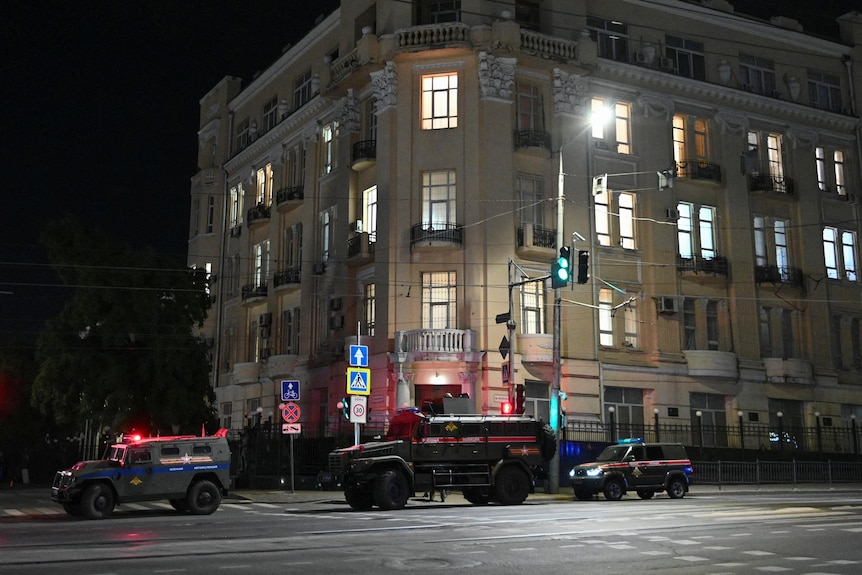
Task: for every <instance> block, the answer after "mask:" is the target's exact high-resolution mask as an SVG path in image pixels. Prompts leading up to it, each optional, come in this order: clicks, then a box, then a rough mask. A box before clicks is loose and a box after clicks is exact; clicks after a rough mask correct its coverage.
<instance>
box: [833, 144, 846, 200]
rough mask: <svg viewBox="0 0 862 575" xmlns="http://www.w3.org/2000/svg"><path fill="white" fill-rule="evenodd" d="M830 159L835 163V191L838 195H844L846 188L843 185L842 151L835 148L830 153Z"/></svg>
mask: <svg viewBox="0 0 862 575" xmlns="http://www.w3.org/2000/svg"><path fill="white" fill-rule="evenodd" d="M832 161H833V163H834V164H835V192H836V193H837V194H838V195H839V196H846V195H847V188H846V187H845V186H844V152H842V151H841V150H835V152H834V153H833V154H832Z"/></svg>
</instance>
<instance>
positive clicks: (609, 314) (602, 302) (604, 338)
mask: <svg viewBox="0 0 862 575" xmlns="http://www.w3.org/2000/svg"><path fill="white" fill-rule="evenodd" d="M613 306H614V298H613V293H612V292H611V290H609V289H601V290H599V344H601V345H603V346H606V347H611V346H613V345H614V315H613Z"/></svg>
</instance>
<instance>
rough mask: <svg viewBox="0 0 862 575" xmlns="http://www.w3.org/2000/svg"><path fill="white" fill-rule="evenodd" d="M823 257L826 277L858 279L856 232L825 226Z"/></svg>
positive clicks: (852, 280)
mask: <svg viewBox="0 0 862 575" xmlns="http://www.w3.org/2000/svg"><path fill="white" fill-rule="evenodd" d="M823 259H824V263H825V264H826V277H828V278H831V279H840V278H843V279H846V280H848V281H851V282H855V281H857V280H858V275H857V271H858V270H857V268H856V234H855V233H854V232H852V231H849V230H839V229H837V228H834V227H831V226H826V227H824V228H823Z"/></svg>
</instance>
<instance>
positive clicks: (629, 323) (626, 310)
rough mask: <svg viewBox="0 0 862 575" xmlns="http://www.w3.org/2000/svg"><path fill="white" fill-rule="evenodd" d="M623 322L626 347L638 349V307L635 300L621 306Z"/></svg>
mask: <svg viewBox="0 0 862 575" xmlns="http://www.w3.org/2000/svg"><path fill="white" fill-rule="evenodd" d="M623 323H624V328H625V339H624V340H623V342H624V344H625V346H626V347H628V348H631V349H638V347H639V346H638V326H639V322H638V308H637V300H632V301H630V302H628V303H627V304H626V305H624V306H623Z"/></svg>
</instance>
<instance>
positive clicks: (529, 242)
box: [516, 223, 557, 261]
mask: <svg viewBox="0 0 862 575" xmlns="http://www.w3.org/2000/svg"><path fill="white" fill-rule="evenodd" d="M556 250H557V230H556V229H554V228H545V227H542V226H540V225H538V224H531V223H524V224H521V226H520V227H518V245H517V250H516V251H517V253H518V256H520V257H522V258H526V259H533V260H540V261H545V260H550V259H551V258H553V257H554V254H555V253H556Z"/></svg>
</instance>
